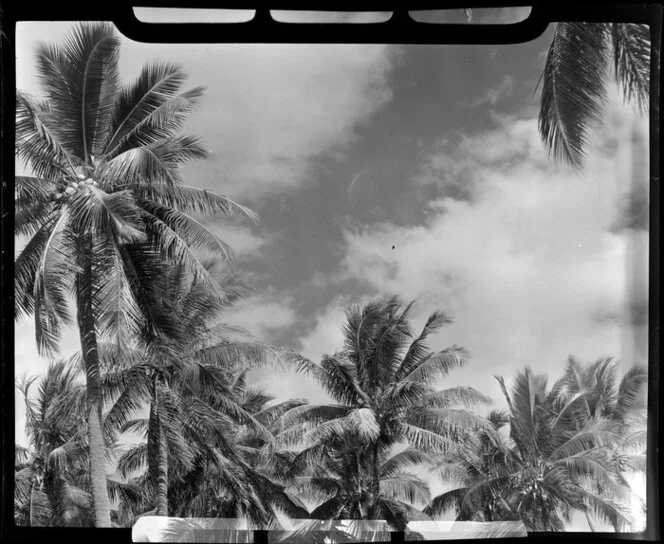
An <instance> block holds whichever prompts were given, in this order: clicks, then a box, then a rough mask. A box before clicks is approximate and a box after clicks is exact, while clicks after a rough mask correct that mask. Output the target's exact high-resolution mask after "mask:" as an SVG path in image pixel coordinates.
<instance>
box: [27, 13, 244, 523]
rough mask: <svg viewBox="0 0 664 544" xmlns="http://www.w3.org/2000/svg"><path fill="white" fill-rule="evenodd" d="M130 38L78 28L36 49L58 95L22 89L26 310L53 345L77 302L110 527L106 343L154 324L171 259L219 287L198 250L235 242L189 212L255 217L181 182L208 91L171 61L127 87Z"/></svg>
mask: <svg viewBox="0 0 664 544" xmlns="http://www.w3.org/2000/svg"><path fill="white" fill-rule="evenodd" d="M119 46H120V41H119V39H118V37H117V36H116V34H115V33H114V31H113V28H112V27H111V26H110V25H107V24H92V25H91V24H81V25H78V26H76V27H75V28H74V29H73V30H72V31H71V32H70V33H69V34H68V35H67V37H66V38H65V39H64V41H63V43H62V44H42V45H40V46H39V47H38V48H37V51H36V66H37V72H38V75H39V77H40V80H41V83H42V85H43V88H44V91H45V96H46V98H45V99H44V100H40V99H37V98H34V97H30V96H28V95H26V94H24V93H22V92H18V93H17V98H16V154H17V157H18V159H19V160H21V161H23V162H24V163H25V164H26V165H27V166H28V167H29V168H30V170H31V172H32V174H33V175H32V176H19V177H17V178H16V183H15V203H16V215H15V231H16V235H18V236H27V237H29V241H28V242H27V244H26V245H25V247H24V248H23V250H22V251H21V253H20V255H19V256H18V258H17V259H16V262H15V298H16V310H17V317H21V316H23V315H31V314H34V319H35V326H36V340H37V347H38V350H39V352H40V353H41V354H44V355H51V354H53V353H55V352H56V351H57V348H58V344H59V339H60V332H61V328H62V326H63V325H67V324H71V323H72V322H73V316H72V314H73V312H72V307H74V308H75V309H76V319H75V323H76V325H77V327H78V331H79V336H80V341H81V347H82V352H83V356H84V360H85V368H86V384H87V395H88V399H89V407H90V412H89V414H88V425H87V429H88V435H89V447H90V475H91V481H92V494H93V505H94V512H95V524H96V526H98V527H108V526H109V525H110V514H109V499H108V494H107V489H106V486H107V484H106V466H105V462H104V443H103V438H102V434H103V433H102V428H101V410H102V401H101V389H100V387H101V385H100V375H99V364H100V363H99V349H98V342H99V341H100V339H101V340H108V338H109V337H113V338H114V340H115V342H116V343H117V344H118V345H123V346H124V345H128V344H129V343H130V341H131V338H132V337H133V336H134V335H135V334H136V333H137V332H138V331H139V330H140V329H141V328H142V327H144V326H145V323H146V322H147V323H148V326H151V323H152V320H151V316H150V314H149V310H148V308H149V303H148V300H147V299H146V297H145V290H146V285H149V284H152V283H156V282H158V281H159V279H160V278H161V277H162V276H163V275H164V273H165V271H166V270H167V268H168V266H169V265H170V264H171V263H179V264H181V265H183V266H186V267H187V269H188V270H190V272H191V273H192V274H193V275H194V276H195V277H196V278H198V279H199V280H200V281H202V282H205V283H206V285H207V286H208V287H209V288H210V289H211V290H213V291H218V290H219V289H220V287H219V286H218V284H217V283H216V282H215V280H214V279H213V278H211V277H210V275H209V274H208V272H207V270H206V269H205V267H204V266H203V265H202V264H201V262H200V260H199V259H198V257H197V253H196V252H195V250H196V249H197V248H204V249H205V250H210V251H213V252H216V253H218V254H221V255H223V256H226V257H228V256H230V254H229V248H228V247H227V246H226V244H224V243H222V242H221V241H219V240H218V239H217V238H216V237H215V236H214V235H212V234H211V233H210V232H209V231H208V230H207V229H206V228H205V227H204V226H203V225H202V224H201V223H200V222H199V221H198V220H197V219H195V218H194V217H193V216H192V215H190V214H191V212H197V213H222V214H241V215H246V216H250V217H254V216H253V214H252V213H251V212H250V211H249V210H247V209H246V208H244V207H242V206H240V205H238V204H236V203H234V202H233V201H231V200H229V199H227V198H225V197H223V196H221V195H217V194H215V193H213V192H210V191H206V190H202V189H196V188H194V187H189V186H186V185H183V183H182V179H181V176H180V174H179V173H178V167H179V166H180V165H182V164H183V163H185V162H187V161H189V160H191V159H200V158H204V157H205V156H206V150H205V149H204V148H203V146H202V144H201V142H200V141H199V140H198V139H196V138H193V137H191V136H186V135H182V134H181V133H180V130H181V128H182V125H183V123H184V121H185V119H186V117H187V115H188V113H189V112H190V111H191V110H192V108H193V107H194V106H195V104H196V102H197V100H198V98H199V97H200V96H201V93H202V89H201V88H200V87H196V88H193V89H191V90H186V91H183V90H182V85H183V83H184V81H185V79H186V75H185V73H184V72H183V70H182V69H181V68H180V67H179V66H177V65H175V64H172V63H165V62H161V63H149V64H147V65H146V66H145V67H144V68H143V70H142V72H141V74H140V76H139V77H138V79H137V80H136V81H135V82H133V83H131V84H129V85H124V86H123V85H121V82H120V78H119V72H118V57H119ZM72 294H73V296H72ZM71 299H73V300H71ZM72 303H73V304H72Z"/></svg>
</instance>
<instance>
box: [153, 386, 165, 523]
mask: <svg viewBox="0 0 664 544" xmlns="http://www.w3.org/2000/svg"><path fill="white" fill-rule="evenodd" d="M153 388H154V400H153V403H154V416H155V423H156V425H157V429H156V431H157V444H156V447H157V466H156V477H157V515H158V516H168V441H167V440H166V432H165V430H164V425H163V423H162V421H161V416H160V412H161V404H160V402H159V400H160V399H159V376H158V374H155V377H154V382H153Z"/></svg>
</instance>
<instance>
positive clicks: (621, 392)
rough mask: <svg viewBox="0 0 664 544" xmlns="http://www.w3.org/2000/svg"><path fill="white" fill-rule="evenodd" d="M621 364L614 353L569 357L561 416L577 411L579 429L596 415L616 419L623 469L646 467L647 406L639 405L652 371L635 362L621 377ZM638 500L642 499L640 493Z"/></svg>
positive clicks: (562, 387) (617, 450)
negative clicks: (590, 358) (587, 360)
mask: <svg viewBox="0 0 664 544" xmlns="http://www.w3.org/2000/svg"><path fill="white" fill-rule="evenodd" d="M617 367H618V365H617V362H616V361H615V360H614V359H613V358H611V357H607V358H603V359H599V360H597V361H595V362H594V363H590V364H582V363H581V362H579V361H578V360H577V359H575V358H574V357H569V359H568V361H567V366H566V367H565V372H564V375H563V377H562V379H561V380H560V385H559V386H558V387H556V390H557V394H558V396H559V398H560V399H561V400H562V402H563V405H564V408H563V409H562V410H561V413H560V415H559V417H564V416H565V415H566V414H567V413H568V412H573V414H574V415H573V417H572V418H571V421H572V423H573V424H574V425H575V426H576V428H577V429H580V428H581V427H582V426H584V425H586V424H587V423H588V422H589V421H590V420H592V419H593V418H598V417H601V418H606V419H609V420H611V421H613V422H614V423H615V424H616V432H617V433H618V435H619V436H620V440H619V441H618V442H617V443H616V444H615V447H614V448H613V449H612V453H613V455H614V456H615V458H616V460H617V461H618V462H619V464H620V467H621V471H622V472H630V471H642V470H644V468H645V467H644V466H643V461H644V455H643V454H644V453H645V451H644V450H645V434H646V413H645V412H646V410H645V409H638V403H639V396H640V395H641V393H642V390H643V386H644V385H645V384H646V383H647V376H648V373H647V370H646V369H645V368H642V367H639V366H633V367H632V368H630V369H629V370H628V371H627V372H625V374H624V375H623V376H622V378H621V379H620V381H618V368H617ZM634 502H638V499H636V497H634V498H633V503H634ZM642 506H643V508H645V505H642ZM586 518H587V520H588V524H589V525H590V527H591V529H594V525H593V522H592V520H591V514H590V512H586Z"/></svg>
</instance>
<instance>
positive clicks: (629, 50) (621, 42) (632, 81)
mask: <svg viewBox="0 0 664 544" xmlns="http://www.w3.org/2000/svg"><path fill="white" fill-rule="evenodd" d="M611 36H612V38H613V63H614V69H615V72H616V76H617V77H618V81H619V82H620V84H621V85H622V90H623V95H624V96H625V98H626V99H627V100H628V101H629V102H635V103H636V105H637V107H638V108H639V110H640V111H641V112H645V111H648V107H649V105H650V31H649V29H648V25H644V24H634V23H613V24H612V25H611Z"/></svg>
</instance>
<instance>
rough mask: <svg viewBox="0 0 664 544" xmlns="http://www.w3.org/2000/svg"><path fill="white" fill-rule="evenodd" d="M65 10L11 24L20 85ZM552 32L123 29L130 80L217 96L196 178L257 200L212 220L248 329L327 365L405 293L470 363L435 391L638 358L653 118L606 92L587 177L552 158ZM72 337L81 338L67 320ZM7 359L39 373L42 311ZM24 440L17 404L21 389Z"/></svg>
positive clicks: (197, 118)
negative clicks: (128, 34)
mask: <svg viewBox="0 0 664 544" xmlns="http://www.w3.org/2000/svg"><path fill="white" fill-rule="evenodd" d="M70 28H71V24H70V23H20V24H19V26H18V28H17V34H16V40H17V86H18V88H20V89H22V90H24V91H27V92H29V93H32V94H36V95H39V93H40V88H39V84H38V80H37V78H36V75H35V70H34V63H33V60H32V54H33V48H34V45H35V43H36V42H37V41H38V40H43V41H52V40H59V39H61V38H62V36H63V35H64V34H65V33H66V31H67V30H68V29H70ZM551 30H552V29H551V28H549V29H548V30H547V31H546V32H545V33H544V34H543V35H542V36H541V37H539V38H538V39H536V40H534V41H532V42H529V43H525V44H514V45H476V46H472V45H463V46H461V45H458V46H457V45H439V46H400V45H356V44H355V45H353V44H348V45H318V44H317V45H299V44H284V45H259V44H242V45H239V44H214V45H212V44H210V45H202V44H198V45H182V44H177V45H168V44H143V43H138V42H133V41H130V40H128V39H125V38H123V39H122V50H121V60H120V68H121V75H122V77H123V79H124V80H125V81H129V80H131V79H133V78H135V77H136V76H137V75H138V73H139V70H140V67H141V66H142V65H143V64H144V63H146V62H148V61H151V60H155V59H168V60H173V61H176V62H179V63H181V64H182V65H183V66H184V67H185V68H186V71H187V72H188V74H189V75H190V78H189V84H190V86H192V87H193V86H197V85H203V86H205V87H206V93H205V96H204V98H203V100H202V101H201V104H200V107H199V108H198V110H197V111H196V112H195V113H194V114H193V115H192V116H191V118H190V120H189V121H188V123H187V125H186V126H185V131H186V132H188V133H192V134H196V135H197V136H200V137H201V138H202V139H203V140H204V142H205V144H206V145H207V146H208V147H209V149H210V151H211V156H210V158H209V159H208V160H206V161H201V162H197V163H191V164H190V165H188V166H186V167H185V168H184V170H183V174H184V178H185V179H186V180H187V183H188V184H190V185H195V186H200V187H206V188H210V189H213V190H215V191H216V192H219V193H222V194H225V195H228V196H230V197H232V198H234V199H235V200H237V201H239V202H241V203H242V204H245V205H247V206H249V207H251V208H252V209H254V210H255V211H257V212H258V213H259V214H260V222H259V223H258V224H256V225H254V224H251V223H250V222H244V221H241V220H236V219H233V220H227V219H221V220H219V219H216V220H212V219H210V220H208V221H207V224H208V225H209V226H210V227H211V228H212V230H213V231H214V232H215V233H216V234H217V235H218V236H219V237H220V238H221V239H223V240H225V241H226V242H228V243H229V244H230V245H231V246H232V247H233V249H234V250H235V252H236V255H237V259H238V264H237V267H238V270H239V271H240V272H241V273H242V274H243V276H244V277H245V278H247V280H248V281H249V283H250V284H251V285H252V288H253V292H252V294H251V295H250V296H249V297H248V298H247V299H245V300H244V301H242V302H240V303H239V304H238V305H237V306H236V307H235V308H234V309H233V310H232V311H231V312H230V313H229V314H228V318H227V319H228V321H229V322H232V323H233V324H236V325H240V326H244V327H245V328H246V329H248V330H249V331H250V332H251V333H252V334H253V335H255V337H256V338H258V339H260V340H262V341H265V342H271V343H274V344H278V345H284V346H289V347H292V348H294V349H296V350H299V351H300V352H301V353H302V354H303V355H305V356H307V357H309V358H311V359H314V360H319V359H320V357H321V355H322V354H325V353H332V352H334V351H337V350H339V349H341V347H342V337H341V327H342V324H343V320H344V309H345V308H346V307H347V306H348V304H350V303H353V302H365V301H368V300H371V299H374V298H376V297H379V296H386V295H398V296H400V297H401V298H402V299H403V300H404V301H411V300H415V301H416V306H415V311H414V313H413V316H414V317H413V322H414V324H416V325H418V326H422V325H423V324H424V322H425V320H426V317H427V316H428V315H429V314H430V313H431V312H433V311H435V310H437V309H441V310H445V311H447V312H449V313H451V314H452V316H453V317H454V323H453V324H452V325H449V326H447V327H445V328H444V329H442V330H441V331H440V333H438V334H436V335H435V336H433V337H431V340H430V342H429V344H430V346H431V348H436V349H440V348H444V347H447V346H450V345H452V344H457V345H461V346H464V347H465V348H467V350H468V351H469V352H470V353H471V356H472V358H471V360H470V362H469V364H468V365H467V366H466V367H465V368H463V369H460V370H457V371H454V372H453V373H452V374H450V375H449V376H448V377H447V378H446V379H445V380H446V381H445V382H444V383H441V384H440V385H441V386H445V385H447V386H449V385H468V386H472V387H475V388H476V389H478V390H480V391H481V392H483V393H485V394H487V395H489V396H491V397H492V398H494V399H495V401H496V405H497V406H498V407H502V405H503V404H504V402H503V401H502V400H501V397H502V396H501V393H500V390H499V388H498V384H497V382H496V380H495V379H494V378H493V375H495V374H498V375H502V376H504V377H505V378H506V379H507V381H508V382H509V380H510V378H511V376H513V374H514V373H515V371H517V370H519V369H522V368H523V367H524V365H529V366H530V367H531V368H532V369H533V370H534V371H535V372H538V373H547V374H548V375H549V378H550V381H551V382H553V381H554V380H555V379H557V378H558V377H559V376H560V373H561V372H562V369H563V366H564V364H565V362H566V360H567V358H568V356H570V355H573V356H575V357H577V358H578V359H580V360H582V361H585V362H590V361H594V360H596V359H599V358H602V357H606V356H613V357H616V358H617V359H619V360H620V361H621V368H622V369H623V370H626V369H627V368H629V367H630V366H631V365H633V364H641V365H644V366H645V365H647V356H648V353H647V314H648V312H647V304H648V289H647V279H648V231H647V218H648V212H647V210H648V203H647V195H648V189H647V187H648V185H647V184H648V167H647V165H648V150H647V148H648V146H647V142H648V121H647V116H646V117H641V116H639V115H638V113H637V112H635V111H634V110H633V109H632V108H631V107H630V106H628V105H625V104H624V102H623V100H622V97H621V95H620V93H619V91H618V89H617V87H616V86H612V87H611V89H610V99H609V101H608V103H607V108H606V115H605V118H604V120H603V123H602V124H601V125H598V126H597V127H596V128H595V130H594V132H593V136H592V144H591V148H590V150H589V154H588V157H587V160H586V162H585V167H584V169H583V171H582V173H573V172H571V171H570V170H568V169H566V168H565V167H561V166H557V165H554V164H553V163H552V162H551V160H549V158H548V157H547V155H546V153H545V151H544V148H543V146H542V143H541V141H540V139H539V135H538V131H537V108H538V100H539V90H536V85H537V81H538V78H539V76H540V73H541V71H542V68H543V65H544V60H545V54H546V50H547V48H548V45H549V43H550V38H551ZM67 334H68V336H66V339H65V342H64V343H63V345H64V348H63V350H62V351H63V353H67V352H68V350H69V351H71V350H74V349H77V339H76V335H75V333H74V332H73V331H70V332H69V333H67ZM15 338H16V375H17V376H20V375H21V374H23V373H28V374H39V373H42V372H43V371H44V369H45V367H46V365H47V362H46V361H45V360H43V359H41V358H40V357H39V356H38V354H37V352H36V349H35V343H34V325H33V323H32V322H31V321H30V320H22V321H19V322H17V324H16V337H15ZM253 379H254V380H255V383H256V384H258V385H260V386H263V387H265V388H266V389H267V390H268V391H269V392H270V393H272V394H274V395H275V396H277V397H279V398H288V397H304V398H308V399H309V400H310V401H312V402H320V401H323V400H324V395H323V393H322V391H321V390H320V389H319V388H318V387H317V386H316V384H315V383H313V382H311V381H310V380H309V379H307V378H305V377H302V376H296V375H294V374H292V373H289V372H286V371H283V372H278V373H275V372H273V371H255V372H254V373H253ZM16 415H17V419H16V431H17V441H18V442H20V443H24V438H25V437H24V435H23V425H24V411H23V408H22V405H21V403H20V402H18V399H17V414H16Z"/></svg>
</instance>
